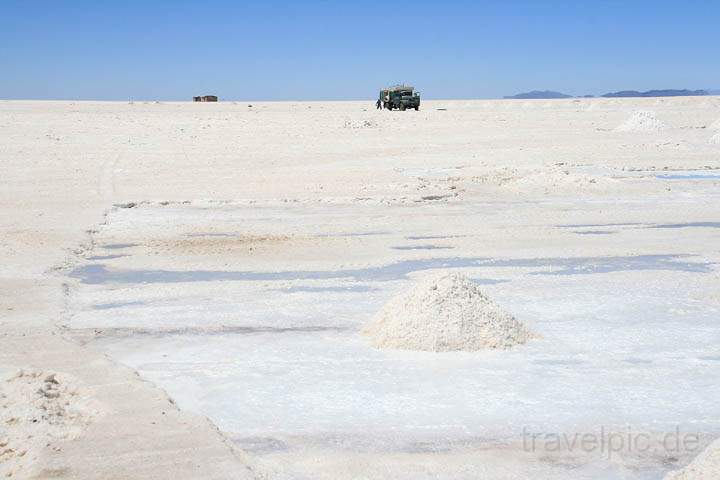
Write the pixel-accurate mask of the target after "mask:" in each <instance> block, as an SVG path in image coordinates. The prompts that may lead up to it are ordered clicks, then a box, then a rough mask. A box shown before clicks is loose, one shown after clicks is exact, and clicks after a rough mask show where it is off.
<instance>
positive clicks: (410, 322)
mask: <svg viewBox="0 0 720 480" xmlns="http://www.w3.org/2000/svg"><path fill="white" fill-rule="evenodd" d="M364 333H365V334H366V335H368V336H369V337H370V339H371V342H372V344H373V345H374V346H375V347H377V348H395V349H400V350H424V351H430V352H447V351H456V350H464V351H476V350H483V349H505V348H510V347H512V346H514V345H518V344H522V343H525V342H527V341H528V340H530V339H531V338H533V337H534V335H533V334H532V333H530V332H529V331H528V330H527V329H526V328H525V327H524V326H523V325H522V324H521V323H520V322H519V321H517V320H516V319H515V318H514V317H513V316H512V315H510V314H509V313H508V312H506V311H504V310H503V309H502V308H501V307H500V306H499V305H497V304H496V303H495V302H493V301H492V300H490V298H488V297H487V295H485V294H484V293H483V292H482V291H481V290H480V288H479V287H478V286H477V285H476V284H475V283H473V282H472V281H471V280H470V279H469V278H468V277H466V276H465V275H461V274H458V273H449V274H448V273H445V274H441V275H435V276H431V277H429V278H427V279H425V280H423V281H421V282H419V283H418V284H416V285H415V286H414V287H413V288H411V289H410V290H409V291H408V292H406V293H404V294H401V295H398V296H396V297H394V298H392V299H391V300H390V301H389V302H388V303H387V304H386V305H385V306H384V307H383V309H382V310H381V311H380V312H379V313H378V314H377V315H376V316H375V318H374V319H373V321H372V322H371V323H370V325H368V326H367V327H366V329H365V331H364Z"/></svg>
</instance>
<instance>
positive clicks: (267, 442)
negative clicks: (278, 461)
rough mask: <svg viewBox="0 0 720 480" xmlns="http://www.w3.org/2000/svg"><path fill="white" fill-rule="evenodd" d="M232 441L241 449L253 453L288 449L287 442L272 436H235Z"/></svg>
mask: <svg viewBox="0 0 720 480" xmlns="http://www.w3.org/2000/svg"><path fill="white" fill-rule="evenodd" d="M232 442H233V443H234V444H235V445H237V446H238V447H240V449H241V450H243V451H245V452H248V453H251V454H253V455H265V454H268V453H277V452H286V451H288V450H290V447H289V446H288V444H287V443H285V442H283V441H282V440H279V439H277V438H273V437H235V438H233V439H232Z"/></svg>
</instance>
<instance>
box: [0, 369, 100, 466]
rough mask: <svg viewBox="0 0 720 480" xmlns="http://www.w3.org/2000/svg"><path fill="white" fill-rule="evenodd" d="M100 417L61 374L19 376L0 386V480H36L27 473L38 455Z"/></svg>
mask: <svg viewBox="0 0 720 480" xmlns="http://www.w3.org/2000/svg"><path fill="white" fill-rule="evenodd" d="M100 413H101V410H100V408H99V405H98V404H96V403H95V402H94V401H93V400H91V398H90V396H89V395H87V394H86V392H84V391H83V390H81V389H79V388H78V387H77V386H76V384H75V380H74V379H72V378H71V377H70V376H68V375H65V374H59V373H53V372H42V371H24V370H21V371H19V372H17V373H16V374H14V375H12V376H11V377H9V378H6V379H2V380H0V425H2V429H0V476H2V477H3V478H4V477H13V478H14V477H22V478H30V477H32V478H40V476H37V477H35V476H33V472H34V470H35V469H36V468H38V465H39V462H40V459H41V458H42V457H44V456H45V453H44V452H46V450H48V449H50V448H53V447H54V446H55V445H56V443H57V442H59V441H63V440H72V439H75V438H77V437H78V436H79V435H80V434H81V433H82V431H83V430H84V429H85V428H86V427H87V426H88V425H89V424H90V423H91V422H92V421H93V420H94V419H95V418H96V417H97V416H99V415H100ZM43 478H44V477H43Z"/></svg>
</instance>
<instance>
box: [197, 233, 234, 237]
mask: <svg viewBox="0 0 720 480" xmlns="http://www.w3.org/2000/svg"><path fill="white" fill-rule="evenodd" d="M185 236H186V237H237V236H238V234H237V233H187V234H185Z"/></svg>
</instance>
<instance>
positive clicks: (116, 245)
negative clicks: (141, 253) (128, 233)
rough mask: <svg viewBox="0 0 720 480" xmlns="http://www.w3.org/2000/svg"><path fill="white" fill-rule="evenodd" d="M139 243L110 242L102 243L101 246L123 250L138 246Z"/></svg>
mask: <svg viewBox="0 0 720 480" xmlns="http://www.w3.org/2000/svg"><path fill="white" fill-rule="evenodd" d="M137 245H138V244H137V243H108V244H105V245H101V247H102V248H106V249H109V250H121V249H123V248H131V247H137Z"/></svg>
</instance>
